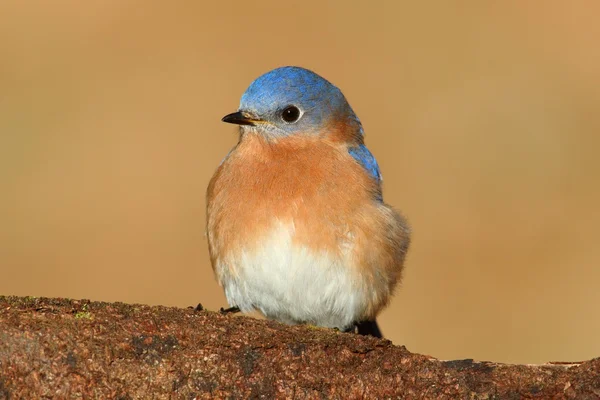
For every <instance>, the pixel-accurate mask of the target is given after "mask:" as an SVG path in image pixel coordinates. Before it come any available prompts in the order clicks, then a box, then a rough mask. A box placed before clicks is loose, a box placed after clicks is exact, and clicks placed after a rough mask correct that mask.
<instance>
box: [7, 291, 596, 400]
mask: <svg viewBox="0 0 600 400" xmlns="http://www.w3.org/2000/svg"><path fill="white" fill-rule="evenodd" d="M19 398H118V399H123V400H125V399H145V398H155V399H162V398H190V399H191V398H198V399H202V398H204V399H214V398H267V399H271V398H301V399H304V398H308V399H361V398H372V399H381V398H402V399H413V398H430V399H457V398H458V399H520V398H529V399H551V398H552V399H599V398H600V358H596V359H593V360H590V361H586V362H581V363H572V364H545V365H507V364H498V363H491V362H475V361H473V360H456V361H441V360H437V359H434V358H432V357H428V356H424V355H420V354H413V353H410V352H409V351H408V350H406V348H405V347H404V346H394V345H392V343H391V342H389V341H387V340H380V339H375V338H372V337H364V336H358V335H354V334H346V333H340V332H335V331H333V330H330V329H321V328H314V327H306V326H285V325H281V324H279V323H276V322H273V321H263V320H257V319H252V318H247V317H233V316H229V315H221V314H219V313H215V312H209V311H194V310H193V309H180V308H169V307H160V306H158V307H150V306H144V305H128V304H122V303H101V302H90V301H87V300H68V299H48V298H29V297H2V296H0V399H19Z"/></svg>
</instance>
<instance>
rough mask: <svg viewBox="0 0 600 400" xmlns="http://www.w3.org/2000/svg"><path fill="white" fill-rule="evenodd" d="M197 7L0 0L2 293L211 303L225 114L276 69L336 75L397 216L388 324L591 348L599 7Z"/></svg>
mask: <svg viewBox="0 0 600 400" xmlns="http://www.w3.org/2000/svg"><path fill="white" fill-rule="evenodd" d="M84 3H85V4H84ZM212 3H216V2H211V5H208V2H199V1H181V2H170V3H169V2H161V4H158V2H156V3H151V2H147V1H141V0H139V1H134V0H129V1H125V0H113V1H108V0H106V1H101V2H83V3H82V2H77V1H58V0H57V1H52V2H48V1H37V2H35V1H30V2H18V1H14V2H11V1H3V2H2V3H1V5H0V58H1V59H0V194H1V196H0V268H1V269H2V270H1V274H0V293H1V294H17V295H35V296H61V297H74V298H90V299H95V300H110V301H112V300H118V301H124V302H139V303H150V304H165V305H176V306H181V307H185V306H188V305H192V304H196V303H198V302H202V303H203V304H204V305H205V306H207V307H208V308H211V309H217V308H218V307H221V306H223V305H224V304H225V300H224V297H223V295H222V294H221V291H220V288H219V287H218V286H217V285H216V283H215V282H214V279H213V276H212V272H211V270H210V267H209V261H208V255H207V245H206V239H205V238H204V236H203V235H204V232H203V230H204V192H205V188H206V185H207V183H208V181H209V179H210V177H211V174H212V173H213V171H214V169H215V168H216V166H217V165H218V163H219V162H220V160H221V159H222V158H223V156H224V155H225V154H226V153H227V151H228V149H229V148H230V147H231V146H232V145H233V144H234V143H235V142H236V139H237V135H236V130H235V128H234V127H232V126H230V125H226V124H223V123H221V122H220V118H221V117H222V116H223V115H225V114H226V113H229V112H231V111H234V110H235V109H236V108H237V105H238V101H239V97H240V95H241V94H242V92H243V91H244V90H245V88H246V87H247V86H248V85H249V84H250V82H251V81H252V80H253V79H254V78H256V77H257V76H258V75H260V74H262V73H264V72H266V71H268V70H270V69H272V68H274V67H277V66H281V65H289V64H292V65H301V66H304V67H308V68H311V69H313V70H315V71H317V72H318V73H320V74H321V75H323V76H325V77H326V78H328V79H329V80H331V81H332V82H334V83H335V84H336V85H338V86H339V87H340V88H342V90H343V91H344V93H345V94H346V96H347V98H348V99H349V101H350V103H351V104H352V106H353V107H354V109H355V110H356V112H357V114H358V115H359V116H360V118H361V119H362V121H363V123H364V126H365V130H366V133H367V143H368V145H369V147H370V148H371V150H372V151H373V153H374V154H375V155H376V156H377V158H378V160H379V162H380V164H381V167H382V169H383V174H384V177H385V188H384V190H385V198H386V200H387V201H388V202H389V203H391V204H393V205H394V206H396V207H397V208H399V209H401V210H402V211H403V212H404V213H405V214H406V215H407V216H408V217H409V219H410V221H411V223H412V225H413V228H414V237H413V246H412V249H411V251H410V255H409V259H408V268H407V273H406V277H405V280H404V283H403V287H402V289H401V290H400V291H399V292H398V295H397V296H396V297H395V299H394V301H393V304H392V306H391V307H390V308H389V309H387V310H386V311H385V312H384V313H383V315H382V316H381V318H380V320H381V325H382V328H383V329H384V333H385V334H386V335H387V336H388V337H389V338H391V339H392V340H393V341H394V342H395V343H397V344H405V345H406V346H407V347H408V348H409V349H410V350H412V351H416V352H421V353H426V354H430V355H434V356H437V357H441V358H445V359H449V358H465V357H473V358H476V359H487V360H496V361H507V362H543V361H548V360H578V359H585V358H590V357H594V356H600V340H598V338H599V337H600V316H599V312H598V310H597V306H598V304H599V302H600V265H599V263H600V246H599V245H598V240H599V239H600V234H599V233H598V226H600V213H599V212H598V208H599V207H598V204H599V202H600V186H599V179H600V162H599V161H598V157H597V153H598V151H599V150H598V149H599V146H600V115H599V112H598V108H599V105H600V46H599V45H598V40H599V38H600V24H598V23H597V15H598V12H600V6H599V5H598V4H599V3H597V2H591V1H590V2H587V3H586V2H579V3H578V5H574V4H571V5H567V3H564V2H558V1H557V2H554V3H552V2H528V3H523V2H518V1H514V2H501V3H498V2H477V1H473V2H462V3H453V4H454V5H453V6H450V5H449V4H450V3H445V2H413V4H410V5H408V4H404V5H403V4H401V3H399V2H391V1H390V2H388V3H377V4H378V5H374V4H375V3H374V2H371V3H372V4H369V5H367V3H366V2H365V3H363V5H360V6H356V7H355V6H351V5H349V4H350V3H348V2H346V1H340V2H321V1H315V2H310V1H302V2H291V1H290V2H281V1H271V2H251V3H248V2H244V3H242V2H235V1H230V2H220V3H221V4H222V5H219V6H216V5H214V4H212ZM169 4H171V5H169ZM591 7H594V9H592V8H591Z"/></svg>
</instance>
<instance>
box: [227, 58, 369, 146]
mask: <svg viewBox="0 0 600 400" xmlns="http://www.w3.org/2000/svg"><path fill="white" fill-rule="evenodd" d="M223 121H225V122H229V123H234V124H239V125H242V126H246V127H249V128H248V129H250V130H253V131H256V132H258V133H259V134H263V135H265V136H267V137H272V138H276V137H282V136H289V135H293V134H298V133H302V134H317V133H322V132H324V131H325V132H326V131H327V129H328V128H331V127H332V126H334V125H335V124H336V123H337V124H339V123H340V122H341V123H343V124H344V125H345V126H347V127H348V129H354V130H356V132H357V134H361V133H362V128H361V125H360V121H359V120H358V118H357V117H356V115H355V114H354V111H352V108H351V107H350V105H349V104H348V102H347V101H346V98H345V97H344V95H343V94H342V92H341V91H340V90H339V89H338V88H337V87H335V86H334V85H332V84H331V83H329V82H328V81H327V80H325V79H323V78H321V77H320V76H319V75H317V74H315V73H314V72H312V71H309V70H307V69H304V68H300V67H281V68H277V69H274V70H272V71H269V72H267V73H266V74H264V75H262V76H260V77H258V78H257V79H256V80H255V81H254V82H252V84H250V86H249V87H248V89H246V92H245V93H244V94H243V95H242V99H241V101H240V107H239V109H238V112H235V113H233V114H229V115H227V116H225V117H224V118H223Z"/></svg>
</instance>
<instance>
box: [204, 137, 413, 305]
mask: <svg viewBox="0 0 600 400" xmlns="http://www.w3.org/2000/svg"><path fill="white" fill-rule="evenodd" d="M377 190H378V187H377V183H376V182H375V181H374V180H373V179H371V178H370V176H369V175H368V173H367V172H366V171H364V170H363V168H362V167H361V166H360V165H359V164H358V163H357V162H355V161H354V159H353V158H352V157H351V156H350V155H349V154H348V151H347V147H346V145H345V144H343V143H340V142H336V141H330V140H327V139H326V138H314V137H290V138H285V139H281V140H279V141H278V142H276V143H273V142H268V141H266V140H265V139H263V138H262V137H260V136H258V135H246V137H244V138H243V140H242V141H241V142H240V143H239V144H238V146H237V148H236V149H235V150H234V151H233V152H232V153H231V154H230V156H229V157H228V158H227V159H226V160H225V161H224V162H223V163H222V165H221V166H220V167H219V169H218V170H217V172H216V173H215V175H214V177H213V178H212V180H211V182H210V185H209V188H208V193H207V214H208V215H207V232H208V235H209V247H210V253H211V258H212V261H213V268H215V265H216V262H215V261H216V259H217V258H219V257H223V256H224V255H225V254H228V253H230V252H236V251H240V250H241V249H252V248H253V247H255V246H256V244H257V243H259V242H260V240H261V239H262V238H264V237H265V236H266V235H268V234H269V232H270V231H271V228H272V225H273V222H274V220H277V221H279V222H284V223H291V224H293V227H294V237H293V240H294V241H295V242H296V243H298V244H300V245H303V246H306V247H308V248H310V249H311V250H314V251H316V252H318V251H326V252H328V253H329V254H333V255H335V254H338V255H339V256H340V257H342V256H343V257H345V258H347V259H352V260H354V262H353V263H352V265H349V266H348V267H349V268H355V269H356V272H357V273H358V274H360V275H361V276H362V277H363V278H364V279H365V280H366V281H367V283H368V284H367V287H368V286H369V282H370V284H372V285H374V286H375V287H376V286H385V290H384V291H385V293H383V292H382V290H378V294H374V296H376V297H377V298H376V299H374V304H373V311H374V312H375V311H376V310H375V308H377V309H378V308H379V307H380V306H381V305H383V303H385V301H387V300H386V299H387V297H388V296H389V294H390V293H391V290H392V289H393V287H394V285H395V283H396V281H397V280H398V278H399V276H400V272H401V270H402V264H403V261H404V254H405V252H406V248H407V246H408V229H407V227H406V224H405V222H404V220H403V219H402V217H401V216H400V215H398V214H397V213H395V212H394V211H393V210H392V209H391V208H389V207H388V206H386V205H384V204H382V203H380V202H377V201H376V200H375V196H374V193H376V192H377ZM349 253H350V256H348V254H349ZM381 289H382V288H381ZM379 297H382V298H383V299H382V298H379Z"/></svg>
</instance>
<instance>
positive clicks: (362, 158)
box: [348, 144, 383, 201]
mask: <svg viewBox="0 0 600 400" xmlns="http://www.w3.org/2000/svg"><path fill="white" fill-rule="evenodd" d="M348 152H349V153H350V155H351V156H352V157H354V159H355V160H356V161H358V162H359V163H360V165H362V166H363V167H364V168H365V169H366V170H367V171H368V172H369V174H370V175H371V176H372V177H373V178H374V179H375V180H377V182H378V183H381V181H382V179H383V178H382V176H381V171H380V170H379V165H378V164H377V160H376V159H375V156H373V154H372V153H371V152H370V151H369V149H368V148H367V146H365V145H364V144H361V145H359V146H357V147H350V148H349V149H348ZM377 198H378V200H380V201H382V200H383V197H382V194H381V191H380V192H379V193H378V195H377Z"/></svg>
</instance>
